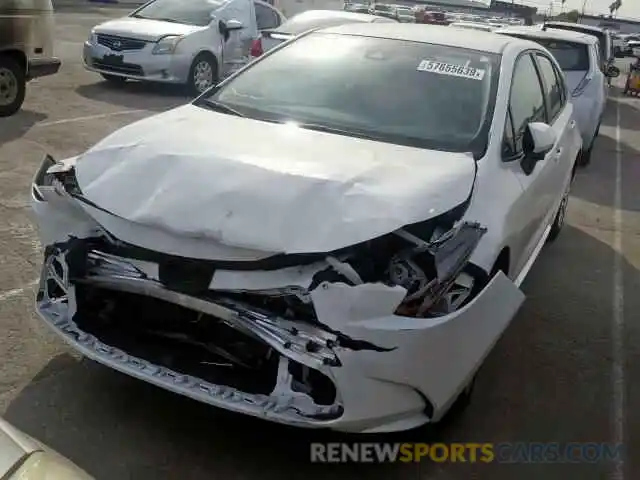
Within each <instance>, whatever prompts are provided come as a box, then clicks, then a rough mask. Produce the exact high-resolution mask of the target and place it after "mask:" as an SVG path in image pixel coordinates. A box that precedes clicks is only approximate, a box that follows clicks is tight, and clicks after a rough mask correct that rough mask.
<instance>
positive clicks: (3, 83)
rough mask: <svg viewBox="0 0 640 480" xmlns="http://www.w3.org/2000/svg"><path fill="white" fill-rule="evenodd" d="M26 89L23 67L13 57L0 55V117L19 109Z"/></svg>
mask: <svg viewBox="0 0 640 480" xmlns="http://www.w3.org/2000/svg"><path fill="white" fill-rule="evenodd" d="M26 90H27V81H26V78H25V71H24V69H23V68H22V67H21V66H20V65H19V64H18V62H16V61H15V60H14V59H13V58H11V57H6V56H0V117H8V116H10V115H13V114H14V113H16V112H17V111H18V110H20V107H22V104H23V103H24V96H25V93H26Z"/></svg>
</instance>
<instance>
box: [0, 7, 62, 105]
mask: <svg viewBox="0 0 640 480" xmlns="http://www.w3.org/2000/svg"><path fill="white" fill-rule="evenodd" d="M53 29H54V19H53V5H52V2H51V0H0V117H8V116H10V115H13V114H14V113H16V112H17V111H18V110H20V107H21V106H22V103H23V102H24V97H25V92H26V84H27V82H28V81H29V80H32V79H34V78H37V77H42V76H45V75H53V74H54V73H56V72H58V70H59V69H60V65H61V62H60V60H59V59H58V58H56V57H54V56H53Z"/></svg>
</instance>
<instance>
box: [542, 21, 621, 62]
mask: <svg viewBox="0 0 640 480" xmlns="http://www.w3.org/2000/svg"><path fill="white" fill-rule="evenodd" d="M549 27H550V28H554V29H557V30H569V31H571V32H578V33H583V34H585V35H591V36H592V37H596V38H597V39H598V41H599V42H600V56H601V57H602V58H609V52H607V34H606V33H605V32H602V31H599V32H598V31H593V30H589V29H584V28H580V27H578V26H576V27H574V26H569V25H553V24H552V25H549Z"/></svg>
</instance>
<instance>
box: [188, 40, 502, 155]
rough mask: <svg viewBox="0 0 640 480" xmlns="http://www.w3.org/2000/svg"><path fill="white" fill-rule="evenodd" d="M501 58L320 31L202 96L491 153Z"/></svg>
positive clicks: (259, 115)
mask: <svg viewBox="0 0 640 480" xmlns="http://www.w3.org/2000/svg"><path fill="white" fill-rule="evenodd" d="M499 62H500V57H499V56H498V55H495V54H490V53H484V52H478V51H475V50H467V49H462V48H454V47H448V46H441V45H432V44H425V43H418V42H407V41H402V40H391V39H383V38H373V37H365V36H356V35H339V34H328V33H321V32H316V33H312V34H310V35H307V36H304V37H301V38H299V39H297V40H296V41H294V42H292V43H290V44H289V45H287V46H285V47H284V48H281V49H280V50H278V51H277V52H275V53H273V54H271V55H268V56H266V57H263V58H262V59H261V60H258V61H257V62H255V63H254V64H253V65H252V66H250V67H249V68H248V69H246V70H244V71H243V72H242V73H241V74H240V75H238V76H236V77H234V78H232V79H231V80H230V81H229V82H226V83H224V84H222V86H221V87H220V88H219V89H218V90H217V91H215V90H214V91H213V92H212V94H211V95H210V96H208V97H207V96H205V97H202V98H201V99H200V101H199V102H197V103H200V102H202V103H206V101H207V99H211V100H215V101H217V102H219V103H222V104H225V105H226V106H228V107H231V108H233V109H234V110H236V111H238V112H240V113H242V114H243V115H245V116H248V117H250V118H255V119H259V120H264V121H272V122H278V123H289V122H293V123H298V124H302V125H301V126H303V127H304V124H311V125H313V126H314V127H316V129H317V127H318V126H320V127H321V128H331V129H334V130H339V131H340V133H341V134H343V135H348V136H354V137H360V138H368V139H372V140H377V141H383V142H387V143H395V144H400V145H408V146H415V147H421V148H429V149H439V150H447V151H461V152H469V151H470V152H473V153H474V154H482V153H483V152H484V149H485V148H486V143H487V138H488V129H489V125H490V120H491V118H492V117H493V106H494V99H495V91H496V88H497V77H498V73H497V72H498V70H499ZM203 106H204V105H203Z"/></svg>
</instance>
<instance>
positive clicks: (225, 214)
mask: <svg viewBox="0 0 640 480" xmlns="http://www.w3.org/2000/svg"><path fill="white" fill-rule="evenodd" d="M187 119H188V125H189V128H188V129H186V130H185V129H184V127H183V125H184V124H185V123H184V122H185V121H186V120H187ZM229 122H232V123H234V124H236V123H237V124H238V125H237V127H238V128H233V129H225V130H226V131H228V132H229V133H230V134H229V135H211V132H212V131H216V129H217V127H218V124H220V125H222V124H223V123H224V124H225V125H226V126H228V124H229ZM159 126H162V128H157V127H159ZM240 127H242V128H240ZM167 128H168V129H171V130H172V131H173V132H174V133H176V132H178V135H177V137H172V140H169V139H168V138H167V136H166V135H164V134H163V133H161V132H165V131H166V129H167ZM233 132H242V138H240V137H238V136H237V135H235V134H234V133H233ZM283 136H286V141H284V138H283V141H278V139H279V138H280V137H283ZM175 138H179V139H180V140H179V141H178V142H176V141H175ZM246 138H252V139H253V140H252V142H246V141H243V139H246ZM256 145H260V148H259V150H258V151H256ZM374 145H375V148H373V146H374ZM345 158H348V159H349V160H348V161H345ZM475 169H476V166H475V161H474V159H473V158H472V157H471V156H469V155H466V154H458V153H447V152H430V151H428V150H424V149H418V148H410V147H402V146H398V145H391V144H384V143H380V142H370V141H367V140H354V139H353V138H348V137H343V136H340V135H326V134H323V133H321V132H313V131H310V130H304V129H299V131H297V130H296V131H293V132H292V131H291V129H290V128H287V127H286V126H282V125H276V124H269V123H264V122H254V121H251V120H248V119H243V118H239V117H229V116H228V115H223V114H218V113H215V112H211V111H208V110H203V109H200V108H198V107H195V106H191V105H188V106H184V107H180V108H177V109H174V110H171V111H169V112H165V113H162V114H160V115H156V116H154V117H151V118H149V119H146V120H144V121H141V122H136V123H134V124H132V125H129V126H127V127H124V128H123V129H121V130H119V131H117V132H115V133H113V134H112V135H110V136H109V137H107V138H106V139H105V140H103V141H102V142H100V143H98V144H97V145H96V146H94V147H93V148H91V149H90V150H88V151H87V152H86V153H85V154H83V155H82V156H81V157H80V158H79V159H78V162H77V165H76V174H77V179H78V184H79V186H80V188H81V190H82V192H83V194H84V196H85V197H86V198H87V199H88V200H90V201H91V202H93V203H94V204H96V205H99V206H100V207H101V208H103V209H105V210H106V211H108V212H111V213H112V214H113V215H114V216H116V217H119V218H121V219H125V220H129V221H130V222H133V223H135V224H138V225H142V226H146V227H153V228H156V229H158V230H162V231H164V232H168V233H169V234H173V235H179V236H182V237H186V238H200V239H207V240H213V241H214V242H218V243H221V244H224V245H229V246H234V247H239V248H245V249H254V250H260V251H267V252H282V253H310V252H330V251H333V250H336V249H339V248H343V247H347V246H351V245H355V244H358V243H361V242H364V241H367V240H371V239H373V238H376V237H378V236H380V235H384V234H387V233H389V232H391V231H393V230H396V229H398V228H401V227H403V226H405V225H408V224H412V223H416V222H421V221H424V220H425V219H428V218H432V217H435V216H438V215H439V214H441V213H444V212H446V211H448V210H450V209H451V208H452V207H454V206H456V205H460V204H462V203H464V202H466V201H467V200H468V198H469V195H470V193H471V190H472V188H473V182H474V177H475ZM291 232H296V234H295V235H292V234H291Z"/></svg>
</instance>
